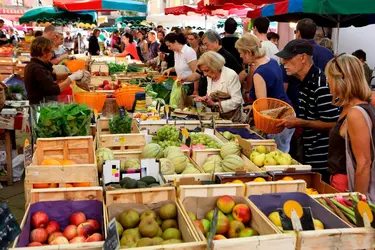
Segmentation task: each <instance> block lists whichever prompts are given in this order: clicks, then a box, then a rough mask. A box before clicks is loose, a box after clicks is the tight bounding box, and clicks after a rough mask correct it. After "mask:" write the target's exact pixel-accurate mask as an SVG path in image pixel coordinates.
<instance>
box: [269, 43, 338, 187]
mask: <svg viewBox="0 0 375 250" xmlns="http://www.w3.org/2000/svg"><path fill="white" fill-rule="evenodd" d="M313 54H314V47H313V46H312V45H311V44H310V43H309V42H308V41H306V40H303V39H295V40H292V41H290V42H289V43H288V44H287V45H286V46H285V47H284V49H283V50H282V51H280V52H279V53H277V54H276V55H277V56H278V57H280V58H282V59H283V61H284V67H285V70H286V73H287V75H288V77H291V78H294V80H295V81H296V82H297V81H298V82H299V86H298V89H299V96H298V99H297V100H294V101H295V103H293V104H294V108H295V110H296V113H297V116H296V117H295V116H290V117H287V118H286V119H284V120H283V121H282V123H281V124H280V126H284V127H286V128H296V131H299V132H298V133H297V136H299V139H300V140H299V144H300V145H296V147H297V149H301V151H300V152H299V154H298V156H299V157H298V159H297V160H299V161H302V162H301V163H304V164H307V165H311V166H312V167H313V170H314V171H316V172H319V173H321V174H322V175H323V178H324V180H325V181H328V180H327V179H328V174H327V171H326V170H327V167H328V163H327V161H328V135H329V131H330V130H331V128H333V127H334V125H335V123H336V121H337V119H338V117H339V110H338V108H337V107H335V106H333V105H332V95H331V93H330V90H329V87H328V85H327V83H326V79H325V76H324V73H323V72H322V70H321V69H319V68H318V67H317V66H315V65H314V64H313V59H312V56H313ZM291 146H292V145H291Z"/></svg>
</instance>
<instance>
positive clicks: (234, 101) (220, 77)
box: [195, 51, 246, 122]
mask: <svg viewBox="0 0 375 250" xmlns="http://www.w3.org/2000/svg"><path fill="white" fill-rule="evenodd" d="M224 64H225V59H224V57H223V56H221V55H220V54H218V53H216V52H213V51H208V52H205V53H204V54H203V55H202V56H201V57H200V58H199V60H198V65H197V66H198V69H199V70H200V71H201V72H202V73H203V74H204V75H205V76H206V77H207V95H206V96H203V97H201V96H197V97H196V98H195V101H196V102H203V103H204V104H205V105H206V106H208V107H210V108H211V109H214V110H215V111H219V112H220V116H221V117H222V118H224V119H227V120H232V121H233V122H244V121H245V120H246V116H245V115H244V114H243V112H242V104H243V99H242V94H241V83H240V81H239V78H238V75H237V73H236V72H235V71H233V70H231V69H229V68H227V67H225V66H224Z"/></svg>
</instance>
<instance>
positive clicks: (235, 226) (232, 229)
mask: <svg viewBox="0 0 375 250" xmlns="http://www.w3.org/2000/svg"><path fill="white" fill-rule="evenodd" d="M243 229H245V225H244V224H243V223H242V222H241V221H238V220H234V221H232V222H231V223H229V229H228V237H229V238H238V237H240V233H241V231H242V230H243Z"/></svg>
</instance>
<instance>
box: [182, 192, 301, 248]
mask: <svg viewBox="0 0 375 250" xmlns="http://www.w3.org/2000/svg"><path fill="white" fill-rule="evenodd" d="M229 195H231V194H229ZM217 198H218V197H215V194H212V195H210V196H208V197H204V196H203V197H202V196H199V197H191V196H190V197H180V199H179V200H178V202H179V204H180V206H181V207H182V209H183V212H184V216H185V217H186V220H187V221H188V222H189V226H190V227H191V228H192V229H196V227H195V225H194V223H193V221H192V220H191V219H190V218H189V215H188V212H193V213H194V214H196V215H197V218H198V219H202V217H203V216H204V214H205V213H207V212H208V211H210V210H211V209H213V208H214V207H215V205H216V200H217ZM233 199H234V200H235V201H236V203H243V204H246V205H248V206H249V208H250V211H251V223H250V226H251V227H252V228H254V229H255V230H257V231H258V232H259V233H260V235H259V236H252V237H246V238H233V239H226V240H214V241H213V244H212V246H211V248H210V249H214V250H228V249H236V250H237V249H238V250H242V249H262V250H269V249H271V250H272V249H274V250H279V249H283V250H293V249H295V244H296V237H295V235H291V234H283V233H281V231H280V230H279V229H278V228H277V227H276V226H275V225H273V224H272V223H271V222H269V221H267V218H266V217H265V216H264V215H263V214H262V212H261V211H260V210H259V209H258V208H257V207H256V206H255V205H254V204H253V203H252V202H251V201H249V200H248V199H247V198H245V197H240V196H233ZM200 203H203V204H204V205H202V206H199V204H200ZM196 232H197V233H198V235H197V236H198V237H200V238H201V239H202V240H204V241H206V239H205V237H204V235H203V234H202V232H201V231H199V230H196ZM206 242H207V241H206Z"/></svg>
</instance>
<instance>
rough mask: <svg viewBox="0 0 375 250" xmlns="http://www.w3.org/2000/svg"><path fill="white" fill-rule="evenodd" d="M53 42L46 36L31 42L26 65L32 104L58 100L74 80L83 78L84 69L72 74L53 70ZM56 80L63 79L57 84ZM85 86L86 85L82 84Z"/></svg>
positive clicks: (26, 81) (27, 84) (27, 83)
mask: <svg viewBox="0 0 375 250" xmlns="http://www.w3.org/2000/svg"><path fill="white" fill-rule="evenodd" d="M53 49H54V46H53V43H52V41H51V40H49V39H47V38H45V37H37V38H35V39H34V40H33V42H32V43H31V48H30V55H31V60H30V63H29V64H27V65H26V67H25V77H24V79H25V86H26V90H27V97H28V99H29V101H30V104H39V103H40V102H43V101H48V100H52V101H56V100H57V96H58V95H59V94H60V93H61V92H62V91H64V90H65V89H66V88H67V87H69V86H70V84H71V83H72V82H73V81H77V80H80V79H82V77H83V71H82V70H80V71H77V72H75V73H73V74H71V75H70V76H68V75H67V74H55V73H53V72H52V64H51V63H50V60H51V58H52V56H53ZM56 80H63V81H62V82H60V83H59V84H56V83H55V81H56ZM80 87H83V88H84V86H80Z"/></svg>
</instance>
